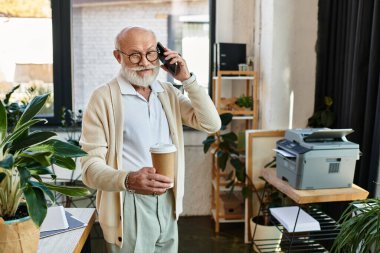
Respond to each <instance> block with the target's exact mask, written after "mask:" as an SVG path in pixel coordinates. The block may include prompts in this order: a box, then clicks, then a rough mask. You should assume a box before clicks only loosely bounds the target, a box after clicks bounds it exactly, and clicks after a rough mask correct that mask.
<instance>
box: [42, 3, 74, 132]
mask: <svg viewBox="0 0 380 253" xmlns="http://www.w3.org/2000/svg"><path fill="white" fill-rule="evenodd" d="M71 3H72V1H71V0H51V9H52V36H53V87H54V116H53V117H44V118H46V119H47V120H48V123H47V124H46V125H48V126H60V125H61V112H62V108H64V107H65V108H66V109H72V101H73V100H72V57H71V23H72V22H71V19H72V17H71V15H72V11H71Z"/></svg>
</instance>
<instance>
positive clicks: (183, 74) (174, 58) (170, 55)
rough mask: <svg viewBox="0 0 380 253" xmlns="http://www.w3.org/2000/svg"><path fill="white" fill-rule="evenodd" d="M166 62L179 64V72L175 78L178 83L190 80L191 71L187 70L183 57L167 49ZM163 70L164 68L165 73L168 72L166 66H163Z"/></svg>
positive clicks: (165, 53)
mask: <svg viewBox="0 0 380 253" xmlns="http://www.w3.org/2000/svg"><path fill="white" fill-rule="evenodd" d="M164 55H165V60H166V61H168V62H169V63H170V64H174V63H177V64H178V66H177V68H178V71H177V74H176V75H175V76H174V78H175V79H177V80H178V81H181V82H183V81H185V80H187V79H189V78H190V72H189V69H188V68H187V64H186V61H185V60H184V59H183V58H182V56H181V55H180V54H179V53H177V52H175V51H172V50H170V49H168V48H165V52H164ZM161 68H163V69H164V70H165V71H168V70H167V69H166V67H165V66H164V65H161Z"/></svg>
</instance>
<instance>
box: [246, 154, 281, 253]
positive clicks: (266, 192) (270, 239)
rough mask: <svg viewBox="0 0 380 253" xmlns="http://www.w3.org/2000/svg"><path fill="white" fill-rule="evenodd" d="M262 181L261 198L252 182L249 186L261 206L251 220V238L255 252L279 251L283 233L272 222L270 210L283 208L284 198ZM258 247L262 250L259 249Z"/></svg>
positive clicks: (269, 165)
mask: <svg viewBox="0 0 380 253" xmlns="http://www.w3.org/2000/svg"><path fill="white" fill-rule="evenodd" d="M275 162H276V159H274V160H272V161H271V162H269V163H268V164H266V165H265V166H264V168H268V167H273V166H275ZM260 179H262V180H263V181H265V185H264V189H262V190H261V191H262V194H261V196H260V194H259V190H258V189H257V188H256V186H255V185H254V183H253V182H251V183H250V184H249V185H250V187H251V189H252V192H253V193H255V195H256V198H257V200H258V202H259V203H258V204H259V205H260V207H259V212H258V214H257V215H256V216H254V217H252V218H251V220H250V226H251V236H252V240H253V241H254V244H253V249H254V251H255V252H274V251H279V250H280V243H281V238H282V232H281V230H280V229H279V228H278V224H274V223H273V221H272V220H271V214H270V210H269V208H271V207H280V206H283V200H284V198H283V197H282V196H281V193H280V192H279V191H278V190H277V189H276V188H275V187H273V186H272V185H271V184H269V183H268V182H267V181H266V180H265V179H264V178H263V177H260ZM257 246H258V247H259V248H260V249H258V248H257ZM260 246H262V247H260ZM265 248H266V249H267V251H266V250H265Z"/></svg>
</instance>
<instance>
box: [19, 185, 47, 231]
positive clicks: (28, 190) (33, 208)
mask: <svg viewBox="0 0 380 253" xmlns="http://www.w3.org/2000/svg"><path fill="white" fill-rule="evenodd" d="M23 193H24V196H25V199H26V204H27V206H28V212H29V215H30V217H31V218H32V220H33V222H34V224H36V225H37V226H38V227H39V226H41V224H42V222H43V220H44V219H45V217H46V213H47V205H46V199H45V195H44V192H43V191H42V190H41V189H40V188H38V187H32V186H30V185H27V186H26V187H25V188H24V189H23Z"/></svg>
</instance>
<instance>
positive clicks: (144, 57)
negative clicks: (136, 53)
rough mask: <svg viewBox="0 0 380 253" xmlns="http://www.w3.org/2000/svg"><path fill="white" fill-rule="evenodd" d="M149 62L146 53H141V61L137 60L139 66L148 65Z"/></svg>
mask: <svg viewBox="0 0 380 253" xmlns="http://www.w3.org/2000/svg"><path fill="white" fill-rule="evenodd" d="M150 64H151V63H150V61H148V59H147V58H146V55H143V56H142V57H141V61H140V62H139V65H140V66H148V65H150Z"/></svg>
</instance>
